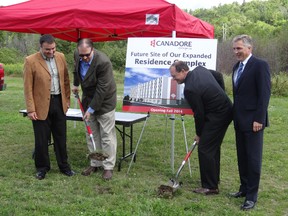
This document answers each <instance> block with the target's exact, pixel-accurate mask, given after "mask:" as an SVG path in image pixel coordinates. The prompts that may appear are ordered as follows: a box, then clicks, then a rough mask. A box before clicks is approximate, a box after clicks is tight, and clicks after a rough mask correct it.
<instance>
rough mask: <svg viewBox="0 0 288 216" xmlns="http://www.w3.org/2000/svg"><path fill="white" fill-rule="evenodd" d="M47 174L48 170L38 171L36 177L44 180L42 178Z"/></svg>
mask: <svg viewBox="0 0 288 216" xmlns="http://www.w3.org/2000/svg"><path fill="white" fill-rule="evenodd" d="M45 175H46V172H45V171H38V172H37V173H36V176H35V177H36V179H38V180H42V179H44V178H45Z"/></svg>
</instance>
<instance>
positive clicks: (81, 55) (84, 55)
mask: <svg viewBox="0 0 288 216" xmlns="http://www.w3.org/2000/svg"><path fill="white" fill-rule="evenodd" d="M92 50H93V49H91V51H90V53H88V54H79V57H80V58H84V57H86V58H89V56H90V55H91V53H92Z"/></svg>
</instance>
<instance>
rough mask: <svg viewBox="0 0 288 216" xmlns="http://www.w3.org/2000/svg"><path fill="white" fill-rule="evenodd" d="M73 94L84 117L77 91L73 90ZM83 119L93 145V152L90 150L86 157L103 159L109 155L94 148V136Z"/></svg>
mask: <svg viewBox="0 0 288 216" xmlns="http://www.w3.org/2000/svg"><path fill="white" fill-rule="evenodd" d="M74 95H75V98H76V99H77V101H78V104H79V107H80V110H81V112H82V117H84V114H85V112H84V109H83V106H82V103H81V101H80V98H79V94H78V92H75V93H74ZM83 121H84V123H85V126H86V130H87V132H88V134H89V137H90V140H91V142H92V145H93V152H91V153H90V154H89V155H88V158H89V159H94V160H99V161H104V160H105V159H106V158H108V157H109V155H108V154H106V153H103V152H98V151H97V150H96V144H95V141H94V137H93V133H92V130H91V127H90V126H89V124H88V122H87V120H86V119H84V118H83Z"/></svg>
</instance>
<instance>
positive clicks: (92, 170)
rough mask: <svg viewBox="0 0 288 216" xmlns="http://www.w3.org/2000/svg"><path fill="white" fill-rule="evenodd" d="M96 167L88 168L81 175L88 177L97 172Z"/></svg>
mask: <svg viewBox="0 0 288 216" xmlns="http://www.w3.org/2000/svg"><path fill="white" fill-rule="evenodd" d="M97 170H98V167H93V166H89V167H87V168H86V169H85V170H83V171H82V173H81V174H82V175H84V176H89V175H90V174H91V173H92V172H97Z"/></svg>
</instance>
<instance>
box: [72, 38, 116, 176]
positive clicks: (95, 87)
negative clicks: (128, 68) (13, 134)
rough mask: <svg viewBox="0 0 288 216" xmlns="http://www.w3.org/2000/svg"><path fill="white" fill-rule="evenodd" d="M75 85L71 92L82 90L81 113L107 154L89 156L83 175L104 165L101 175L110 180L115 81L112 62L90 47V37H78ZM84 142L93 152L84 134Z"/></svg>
mask: <svg viewBox="0 0 288 216" xmlns="http://www.w3.org/2000/svg"><path fill="white" fill-rule="evenodd" d="M74 58H75V70H74V82H73V84H74V86H73V88H72V92H73V93H75V92H78V91H79V88H78V87H79V84H81V89H82V91H83V95H82V104H83V108H84V110H85V114H84V116H83V118H84V119H86V120H88V123H89V125H90V127H91V129H92V132H93V136H94V139H95V144H96V149H97V150H99V151H103V152H105V153H107V154H108V155H109V157H108V158H107V159H106V160H104V161H98V160H95V159H91V161H90V166H89V167H88V168H86V169H85V170H84V171H83V172H82V175H84V176H88V175H90V174H91V173H93V172H97V171H99V170H100V169H102V168H104V171H103V174H102V177H103V179H105V180H110V179H111V178H112V175H113V168H114V166H115V161H116V149H117V137H116V131H115V108H116V101H117V97H116V83H115V80H114V76H113V71H112V64H111V61H110V60H109V58H108V57H107V56H106V55H105V54H104V53H102V52H100V51H98V50H96V49H94V48H93V42H92V41H91V40H90V39H81V40H79V42H78V45H77V51H76V52H75V55H74ZM86 137H87V145H88V149H89V151H90V152H93V151H94V149H93V145H92V143H91V140H90V138H89V134H88V133H86Z"/></svg>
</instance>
